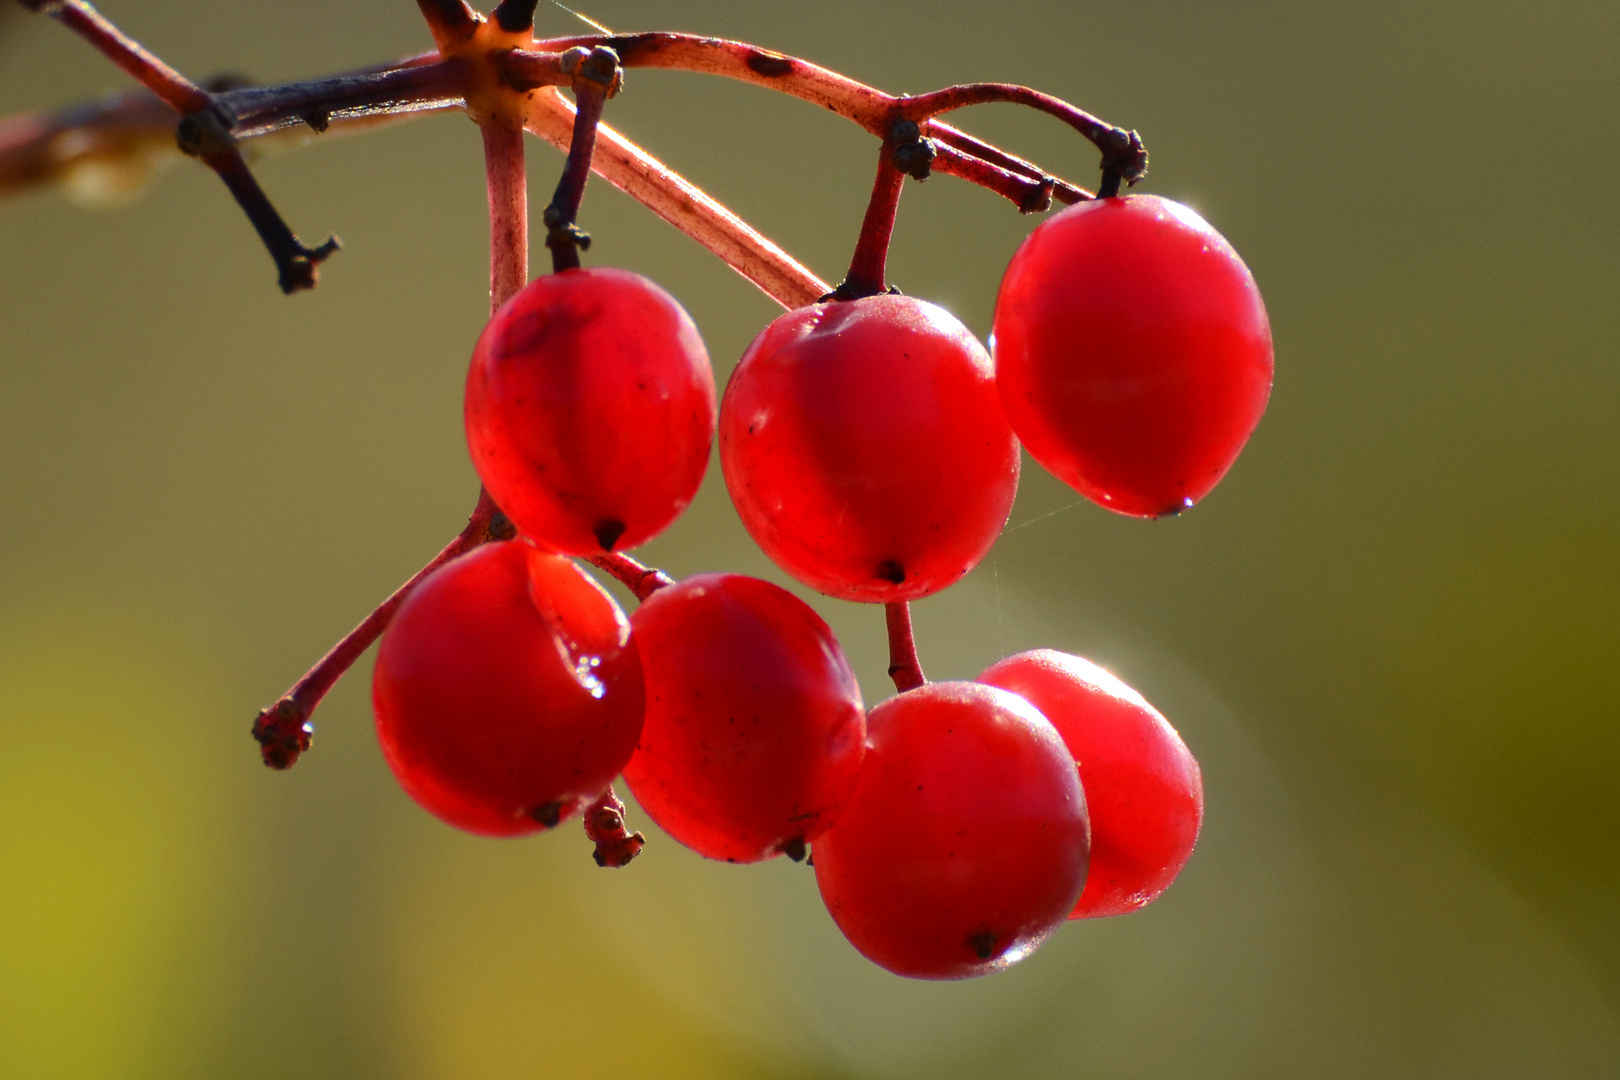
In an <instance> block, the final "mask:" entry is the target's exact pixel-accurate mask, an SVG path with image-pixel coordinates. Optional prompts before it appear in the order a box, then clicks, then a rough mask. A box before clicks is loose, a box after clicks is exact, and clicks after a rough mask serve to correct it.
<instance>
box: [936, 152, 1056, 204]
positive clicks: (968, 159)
mask: <svg viewBox="0 0 1620 1080" xmlns="http://www.w3.org/2000/svg"><path fill="white" fill-rule="evenodd" d="M931 168H933V170H934V171H935V172H942V173H948V174H949V175H951V176H956V177H960V178H961V179H963V180H968V181H971V182H973V183H975V184H978V185H979V186H980V187H982V188H988V189H989V190H991V191H994V192H996V193H997V194H998V195H1001V196H1004V197H1005V198H1007V199H1008V200H1010V201H1011V202H1012V204H1013V205H1014V206H1016V207H1018V209H1019V211H1020V212H1021V213H1025V214H1035V213H1040V212H1042V211H1044V210H1048V209H1050V208H1051V206H1052V194H1053V189H1054V188H1055V187H1056V185H1057V182H1056V181H1055V180H1053V178H1052V177H1050V176H1046V177H1042V178H1041V179H1039V180H1036V179H1032V178H1031V177H1028V176H1023V175H1021V174H1019V173H1015V172H1013V171H1012V170H1010V169H1003V168H1001V167H1000V166H998V165H992V164H991V163H990V162H988V161H985V160H983V159H982V158H976V157H972V156H970V155H968V154H964V153H962V152H961V151H960V150H958V149H956V148H955V147H953V146H946V145H942V144H939V143H935V144H934V160H933V162H932V163H931Z"/></svg>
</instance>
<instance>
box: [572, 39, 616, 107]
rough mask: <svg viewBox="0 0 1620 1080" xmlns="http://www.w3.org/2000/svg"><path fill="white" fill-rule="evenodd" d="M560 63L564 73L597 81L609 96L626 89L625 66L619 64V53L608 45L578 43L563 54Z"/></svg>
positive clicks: (575, 77)
mask: <svg viewBox="0 0 1620 1080" xmlns="http://www.w3.org/2000/svg"><path fill="white" fill-rule="evenodd" d="M560 65H561V67H562V73H563V74H564V75H567V76H569V77H570V78H572V79H576V80H577V79H584V80H586V81H587V82H592V83H595V84H596V85H597V86H600V87H601V88H602V90H603V92H604V93H605V94H606V95H607V96H608V97H613V96H614V95H616V94H617V93H618V92H619V91H620V90H623V89H624V68H623V67H621V66H620V65H619V54H618V53H616V52H614V51H613V50H612V49H610V48H608V47H607V46H606V45H598V46H597V47H596V48H594V49H587V48H585V47H584V46H583V45H576V46H574V47H573V48H572V49H569V50H567V51H566V52H564V53H563V54H562V59H561V61H560Z"/></svg>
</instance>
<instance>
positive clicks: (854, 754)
mask: <svg viewBox="0 0 1620 1080" xmlns="http://www.w3.org/2000/svg"><path fill="white" fill-rule="evenodd" d="M630 622H631V625H632V626H633V627H634V629H635V635H636V643H637V646H638V648H639V649H640V651H641V658H642V668H643V671H644V672H645V675H646V686H647V719H646V723H645V724H644V725H643V727H642V729H641V742H640V744H639V746H638V747H637V749H636V753H635V756H634V757H632V758H631V759H630V763H629V764H628V765H626V766H625V770H624V778H625V780H627V781H628V782H629V784H630V789H631V790H632V791H633V792H634V793H635V796H636V799H637V801H639V802H640V803H641V806H642V809H644V810H646V811H647V813H648V814H649V815H651V816H652V819H653V820H654V821H656V822H658V824H659V825H660V826H661V827H662V828H663V829H664V831H666V832H668V833H669V834H670V835H671V836H673V837H674V838H675V839H676V840H679V841H680V842H681V843H683V844H685V845H686V846H687V847H689V848H691V849H692V850H694V851H696V852H697V853H698V854H700V855H705V856H707V857H708V858H711V859H725V860H727V861H728V862H756V861H758V860H760V859H766V858H770V857H771V856H772V855H776V854H779V853H781V852H783V851H786V852H788V853H790V854H794V855H796V856H797V857H800V858H802V857H803V853H804V844H805V841H807V840H811V839H814V838H815V837H816V836H818V835H820V833H821V832H822V831H823V830H824V829H826V828H827V826H828V825H829V824H831V823H832V821H833V819H834V818H835V817H836V816H837V814H838V812H839V810H841V809H842V808H843V806H844V803H845V802H847V801H848V799H849V796H850V793H851V792H852V791H854V789H855V780H856V777H857V776H858V775H859V772H860V767H861V759H862V757H863V756H864V755H865V752H866V715H865V713H864V712H863V710H862V708H861V690H860V686H859V684H857V683H856V681H855V673H854V672H853V671H851V670H850V667H849V661H848V660H846V659H844V652H843V650H842V649H840V648H839V647H838V639H837V638H835V637H834V636H833V632H832V630H831V628H829V627H828V626H827V624H826V623H825V622H823V621H822V620H821V617H820V616H818V615H817V614H816V613H815V612H814V611H812V610H810V608H809V607H808V606H807V605H806V604H805V603H804V602H803V601H802V600H800V599H798V598H797V597H795V596H794V595H793V594H792V593H790V592H788V591H786V590H785V589H781V588H778V587H777V586H775V585H772V584H770V583H769V582H766V581H760V580H758V579H756V578H751V577H744V576H742V575H740V574H703V575H700V576H698V577H693V578H688V579H686V580H685V581H682V582H680V583H679V584H676V585H671V586H668V587H666V588H663V589H660V590H659V591H657V592H655V593H653V594H652V596H650V597H649V598H648V599H647V601H646V602H645V603H643V604H642V605H641V607H640V608H638V609H637V610H636V613H635V614H634V615H633V616H631V619H630Z"/></svg>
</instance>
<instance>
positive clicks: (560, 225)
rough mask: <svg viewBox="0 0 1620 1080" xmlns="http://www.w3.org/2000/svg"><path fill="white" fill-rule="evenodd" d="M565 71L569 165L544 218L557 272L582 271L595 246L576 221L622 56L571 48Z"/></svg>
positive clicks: (602, 50) (615, 88)
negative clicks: (583, 254) (568, 78)
mask: <svg viewBox="0 0 1620 1080" xmlns="http://www.w3.org/2000/svg"><path fill="white" fill-rule="evenodd" d="M562 70H563V71H564V72H565V73H567V74H570V75H572V76H573V81H574V101H575V105H574V129H573V131H572V132H571V133H570V135H569V139H568V161H567V163H566V164H565V165H564V166H563V174H562V177H561V179H559V180H558V181H557V191H556V193H555V194H554V195H552V197H551V205H549V206H547V207H546V214H545V222H546V247H548V248H550V249H551V269H552V271H553V272H555V273H561V272H562V271H564V270H575V269H578V267H579V253H580V251H581V250H582V249H586V248H589V247H590V246H591V238H590V236H589V235H588V234H587V233H585V232H583V231H581V229H580V228H579V226H578V225H577V224H575V222H576V221H577V220H578V219H579V207H580V204H581V203H582V202H583V201H584V200H585V181H587V180H589V179H590V176H591V158H592V156H593V154H594V153H595V151H596V129H597V126H598V125H599V124H600V123H601V122H602V106H603V105H605V104H606V103H607V99H608V98H609V97H611V96H613V94H614V93H616V92H617V91H618V88H619V84H620V82H621V75H620V72H619V58H618V56H617V55H616V54H615V53H614V52H613V50H612V49H608V48H603V47H600V46H598V47H597V48H595V49H592V50H590V51H589V52H586V50H584V49H570V50H568V51H567V52H565V53H563V54H562Z"/></svg>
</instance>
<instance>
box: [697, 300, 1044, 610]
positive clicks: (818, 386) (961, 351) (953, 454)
mask: <svg viewBox="0 0 1620 1080" xmlns="http://www.w3.org/2000/svg"><path fill="white" fill-rule="evenodd" d="M720 464H721V467H722V468H723V469H724V470H725V477H726V487H727V489H728V490H729V491H730V492H731V499H732V502H733V503H735V504H736V507H737V513H738V514H739V515H740V516H741V517H742V520H743V524H744V525H745V526H747V528H748V532H749V533H750V535H752V536H753V538H754V540H755V541H757V542H758V543H759V545H760V547H762V548H764V549H765V553H766V554H767V555H769V556H770V557H771V559H772V560H774V561H775V562H776V564H777V565H778V566H780V567H781V568H782V569H784V570H786V571H787V572H788V573H789V574H791V575H793V576H794V577H795V578H797V579H798V580H800V581H802V582H804V583H805V584H806V585H808V586H810V587H811V588H813V589H818V590H820V591H821V592H824V593H826V594H828V595H829V596H836V597H838V598H840V599H844V600H864V601H869V602H874V603H884V602H889V601H895V600H915V599H918V598H919V597H923V596H927V595H929V594H930V593H934V592H938V591H939V590H940V589H943V588H945V587H946V586H947V585H950V584H951V583H952V582H954V581H956V580H957V579H959V578H961V577H962V575H963V574H966V573H967V572H968V571H969V570H970V569H972V568H973V566H974V565H975V564H977V563H978V561H979V560H980V559H981V558H983V557H984V554H985V552H987V551H989V550H990V545H991V544H992V543H994V542H995V539H996V536H997V535H998V534H999V533H1000V532H1001V528H1002V526H1003V525H1005V524H1006V522H1007V514H1008V512H1009V511H1010V510H1011V508H1012V501H1013V495H1014V493H1015V491H1016V489H1017V486H1018V443H1017V441H1016V440H1015V439H1014V438H1013V435H1012V429H1011V428H1010V427H1008V425H1007V421H1006V418H1005V417H1004V416H1003V415H1002V409H1001V402H1000V400H999V398H998V397H997V395H996V390H995V383H994V378H993V371H992V368H991V364H990V357H989V355H988V354H987V353H986V352H985V351H984V348H983V347H982V346H981V345H980V344H979V343H978V341H977V340H976V339H975V338H974V337H973V335H972V333H971V332H969V330H968V329H967V327H965V326H963V325H962V324H961V323H960V322H958V321H957V320H956V319H955V318H954V317H952V316H951V315H950V314H949V313H948V312H946V311H945V310H944V309H943V308H939V307H936V306H935V305H933V304H929V303H925V302H924V301H921V300H917V299H913V298H912V297H908V296H899V295H883V296H870V297H866V298H865V299H861V300H852V301H837V302H829V303H820V304H811V305H810V306H809V307H804V308H800V309H798V310H797V311H790V312H788V313H787V314H786V315H783V316H781V317H780V318H778V319H777V320H776V321H775V322H773V323H771V325H770V326H768V327H766V328H765V331H764V332H763V333H761V334H760V335H759V337H758V338H756V339H755V340H754V343H753V344H752V345H750V346H749V347H748V351H747V352H746V353H744V354H743V358H742V360H741V361H740V362H739V363H738V365H737V369H736V371H735V372H734V373H733V374H732V376H731V381H730V383H729V384H728V385H727V387H726V394H725V399H724V401H722V402H721V407H720Z"/></svg>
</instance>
